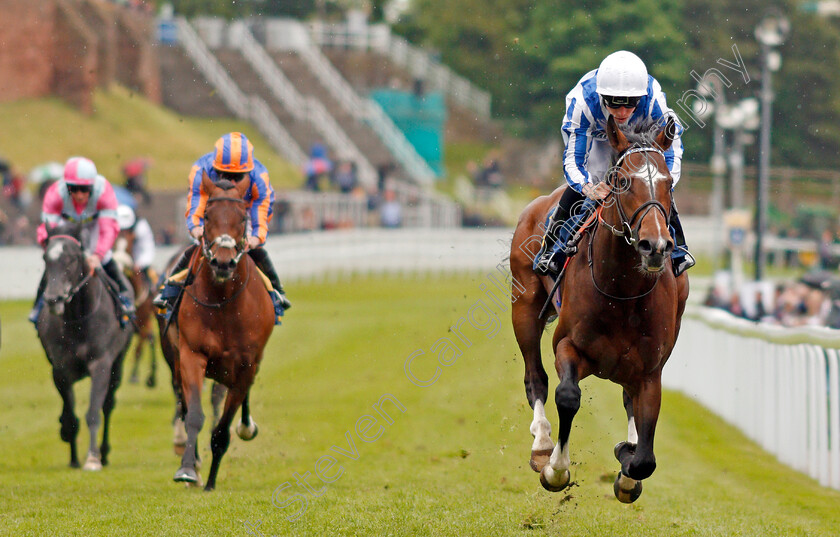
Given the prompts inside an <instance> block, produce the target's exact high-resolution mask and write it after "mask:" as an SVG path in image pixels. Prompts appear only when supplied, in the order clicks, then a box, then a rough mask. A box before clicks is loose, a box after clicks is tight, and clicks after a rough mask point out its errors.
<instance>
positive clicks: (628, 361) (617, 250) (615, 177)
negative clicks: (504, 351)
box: [510, 116, 688, 503]
mask: <svg viewBox="0 0 840 537" xmlns="http://www.w3.org/2000/svg"><path fill="white" fill-rule="evenodd" d="M606 132H607V138H608V140H609V143H610V146H611V147H612V149H613V151H614V155H613V167H612V168H611V169H610V171H609V172H607V175H606V176H605V180H606V181H607V183H608V185H609V186H610V187H611V192H610V194H609V195H608V197H607V198H605V199H604V200H603V202H602V204H601V206H600V207H598V209H597V211H596V213H595V215H596V217H594V220H593V224H592V225H591V226H589V227H588V229H587V230H586V231H585V232H584V234H583V235H582V238H581V240H580V243H579V253H578V254H577V255H576V256H574V257H571V258H570V259H569V260H568V262H567V264H566V269H565V274H564V276H563V278H562V280H561V282H560V285H559V288H558V290H557V291H556V293H557V294H556V295H555V296H552V297H551V302H552V304H553V305H554V309H555V311H556V313H557V328H556V329H555V331H554V338H553V340H552V347H553V349H554V355H555V361H554V366H555V369H556V370H557V375H558V376H559V379H560V383H559V385H558V386H557V388H556V390H555V394H554V399H555V403H556V405H557V411H558V414H559V432H558V439H557V445H554V443H553V441H552V439H551V424H550V423H549V421H548V419H547V418H546V415H545V402H546V399H547V397H548V376H547V375H546V372H545V369H544V368H543V364H542V357H541V355H540V339H541V337H542V333H543V330H544V329H545V326H546V322H547V320H546V318H545V317H546V316H545V315H544V316H543V317H542V318H541V317H540V314H541V312H542V310H543V305H544V303H545V302H546V301H547V300H548V298H549V296H548V295H549V292H550V291H551V290H552V289H553V288H554V281H553V280H552V279H551V278H549V277H547V276H542V277H541V276H537V274H536V273H535V272H534V271H533V268H532V267H533V261H534V258H535V257H536V255H537V250H538V249H539V246H540V242H541V239H542V236H543V231H544V229H545V227H544V225H543V221H544V219H545V217H546V215H547V214H548V213H549V211H550V210H552V209H553V208H554V207H555V206H556V205H557V202H558V200H559V199H560V196H561V195H562V192H563V188H562V187H561V188H558V189H557V190H555V191H554V192H553V193H552V194H551V195H549V196H542V197H540V198H537V199H536V200H534V201H533V202H531V203H530V204H529V205H528V206H527V207H526V208H525V209H524V211H523V212H522V214H521V216H520V218H519V222H518V224H517V226H516V230H515V232H514V236H513V241H512V244H511V253H510V268H511V273H512V276H513V278H514V280H513V281H514V283H513V285H512V293H511V301H512V321H513V329H514V333H515V335H516V340H517V343H518V344H519V348H520V350H521V352H522V357H523V358H524V361H525V393H526V395H527V397H528V403H529V404H530V405H531V408H532V409H533V411H534V418H533V421H532V423H531V426H530V431H531V434H532V435H533V436H534V442H533V445H532V449H531V460H530V465H531V468H532V469H533V470H534V471H536V472H539V473H540V482H541V483H542V485H543V487H544V488H546V489H547V490H549V491H554V492H556V491H560V490H563V489H564V488H565V487H567V486H569V485H570V482H571V474H570V471H569V467H570V464H571V462H570V455H569V434H570V431H571V426H572V420H573V418H574V416H575V414H576V413H577V411H578V409H579V408H580V398H581V391H580V388H579V387H578V383H579V382H580V381H581V380H583V379H584V378H585V377H587V376H589V375H596V376H598V377H600V378H603V379H608V380H610V381H612V382H614V383H616V384H619V385H620V386H621V387H622V388H623V399H624V408H625V410H626V413H627V431H628V435H627V441H626V442H621V443H619V444H618V445H616V446H615V449H614V454H615V457H616V458H617V459H618V461H619V462H620V463H621V470H620V472H619V473H618V476H617V477H616V480H615V483H614V485H613V491H614V493H615V495H616V497H617V498H618V499H619V501H621V502H624V503H631V502H633V501H635V500H636V499H637V498H638V497H639V495H640V494H641V492H642V483H641V481H642V480H643V479H645V478H647V477H649V476H650V475H651V474H652V473H653V471H654V469H655V468H656V459H655V457H654V453H653V439H654V432H655V429H656V422H657V419H658V417H659V410H660V402H661V373H662V367H663V366H664V365H665V362H666V361H667V359H668V357H669V356H670V354H671V351H672V350H673V348H674V343H675V342H676V339H677V335H678V333H679V329H680V320H681V317H682V314H683V311H684V309H685V302H686V299H687V298H688V277H687V276H686V275H685V273H683V274H681V275H680V276H679V277H678V278H675V277H674V273H673V270H672V267H671V262H670V254H671V252H672V250H673V248H674V244H673V241H672V240H671V237H670V234H669V232H668V220H669V215H670V211H671V206H672V198H671V188H672V186H673V179H672V177H671V175H670V173H669V171H668V166H667V165H666V162H665V158H664V152H665V151H667V150H668V148H669V147H670V146H671V143H672V141H673V137H674V135H673V133H675V132H676V131H675V123H674V121H673V119H672V118H671V119H669V120H668V122H667V124H666V125H665V127H664V128H663V129H661V130H659V131H658V132H657V133H648V134H641V135H640V134H638V133H635V134H634V133H624V132H623V131H622V130H620V129H619V128H618V126H617V125H616V123H615V121H614V119H613V118H612V116H610V118H609V119H608V121H607V128H606ZM558 299H559V301H560V304H561V305H560V306H559V309H558Z"/></svg>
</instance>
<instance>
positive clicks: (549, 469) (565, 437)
mask: <svg viewBox="0 0 840 537" xmlns="http://www.w3.org/2000/svg"><path fill="white" fill-rule="evenodd" d="M582 363H583V362H582V361H581V358H580V356H579V355H578V352H577V350H576V349H575V348H574V347H573V346H572V344H571V343H568V342H567V341H566V340H561V341H560V342H559V343H558V345H557V359H556V361H555V366H556V368H557V374H558V375H559V376H560V384H559V385H558V386H557V389H556V390H555V392H554V401H555V403H557V413H558V414H559V416H560V423H559V426H558V427H557V429H558V435H557V445H556V446H554V450H553V451H552V453H551V457H550V459H549V461H548V464H547V465H546V466H544V467H543V469H542V471H541V472H540V483H542V486H543V487H544V488H545V489H546V490H550V491H552V492H557V491H560V490H563V489H564V488H566V487H567V486H569V483H570V482H571V477H572V476H571V472H570V470H569V467H570V466H571V459H570V457H569V435H570V433H571V430H572V421H573V420H574V417H575V414H577V411H578V409H580V388H579V387H578V382H579V381H580V379H581V378H583V377H584V376H585V374H583V373H582V372H581V370H580V369H581V364H582Z"/></svg>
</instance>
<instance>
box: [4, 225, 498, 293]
mask: <svg viewBox="0 0 840 537" xmlns="http://www.w3.org/2000/svg"><path fill="white" fill-rule="evenodd" d="M511 235H512V230H510V229H504V228H495V229H447V230H439V229H393V230H389V229H381V228H380V229H352V230H337V231H324V232H313V233H296V234H291V235H279V234H273V235H269V237H268V241H267V242H266V246H265V248H266V250H267V251H268V253H269V255H270V256H271V259H272V261H273V262H274V265H275V266H276V267H277V271H278V273H279V274H280V277H281V278H282V279H283V281H284V282H287V281H289V282H291V281H299V280H312V279H315V280H329V279H336V278H343V277H349V276H353V275H360V274H361V275H380V274H451V273H459V272H479V271H481V272H485V273H487V272H491V271H492V272H494V273H495V271H496V267H497V265H499V264H500V263H503V260H504V259H505V257H506V256H507V254H508V252H509V251H510V246H509V244H510V238H511ZM181 247H182V246H181V245H176V246H164V247H158V249H157V252H156V254H155V262H154V266H155V268H157V269H158V270H161V269H163V268H164V267H165V266H166V263H167V262H168V261H169V259H170V258H171V257H172V256H173V255H174V254H175V253H176V251H177V250H178V249H179V248H181ZM0 253H2V255H3V258H4V259H7V258H8V259H14V260H15V262H14V263H0V282H2V284H0V300H24V299H25V300H32V298H33V297H34V296H35V290H36V289H37V288H38V281H39V280H40V278H41V273H42V272H43V270H44V259H43V250H41V248H39V247H37V246H6V247H2V248H0ZM502 277H503V276H502Z"/></svg>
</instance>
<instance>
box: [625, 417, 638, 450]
mask: <svg viewBox="0 0 840 537" xmlns="http://www.w3.org/2000/svg"><path fill="white" fill-rule="evenodd" d="M627 441H628V442H630V443H631V444H638V443H639V433H638V431H636V420H635V419H634V418H630V419H629V420H627Z"/></svg>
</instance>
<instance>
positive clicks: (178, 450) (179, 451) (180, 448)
mask: <svg viewBox="0 0 840 537" xmlns="http://www.w3.org/2000/svg"><path fill="white" fill-rule="evenodd" d="M186 449H187V445H186V444H172V451H174V452H175V455H178V456H179V457H183V456H184V451H186Z"/></svg>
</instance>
